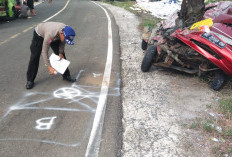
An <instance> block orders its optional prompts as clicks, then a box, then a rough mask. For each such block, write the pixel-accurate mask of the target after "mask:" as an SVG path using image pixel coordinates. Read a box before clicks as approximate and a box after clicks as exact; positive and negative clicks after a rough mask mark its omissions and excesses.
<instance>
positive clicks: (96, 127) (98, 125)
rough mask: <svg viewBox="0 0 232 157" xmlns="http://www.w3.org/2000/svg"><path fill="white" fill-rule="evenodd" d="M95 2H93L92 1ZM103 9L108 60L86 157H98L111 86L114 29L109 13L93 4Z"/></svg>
mask: <svg viewBox="0 0 232 157" xmlns="http://www.w3.org/2000/svg"><path fill="white" fill-rule="evenodd" d="M92 2H93V1H92ZM93 3H94V4H96V5H98V6H99V7H100V8H102V9H103V10H104V12H105V14H106V16H107V19H108V50H107V60H106V64H105V71H104V76H103V80H102V86H101V93H100V96H99V101H98V104H97V110H96V113H95V117H94V122H93V126H92V130H91V133H90V137H89V143H88V146H87V149H86V152H85V156H86V157H90V156H94V157H97V156H98V152H99V148H100V141H99V140H100V138H101V132H102V127H103V123H104V116H105V106H106V101H107V94H108V88H109V84H110V75H111V67H112V58H113V38H112V28H111V19H110V16H109V14H108V13H107V11H106V10H105V9H104V8H103V7H102V6H100V5H99V4H97V3H95V2H93Z"/></svg>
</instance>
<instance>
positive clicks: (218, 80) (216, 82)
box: [210, 72, 226, 91]
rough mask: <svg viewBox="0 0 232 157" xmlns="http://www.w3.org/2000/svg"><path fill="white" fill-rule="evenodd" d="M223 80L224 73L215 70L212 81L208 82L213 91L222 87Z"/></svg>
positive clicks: (224, 80) (224, 79)
mask: <svg viewBox="0 0 232 157" xmlns="http://www.w3.org/2000/svg"><path fill="white" fill-rule="evenodd" d="M225 82H226V75H225V74H224V73H223V72H217V73H216V74H215V77H214V79H213V81H212V82H211V83H210V87H211V88H212V89H213V90H215V91H219V90H220V89H221V88H222V87H223V85H224V84H225Z"/></svg>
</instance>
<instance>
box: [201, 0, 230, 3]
mask: <svg viewBox="0 0 232 157" xmlns="http://www.w3.org/2000/svg"><path fill="white" fill-rule="evenodd" d="M223 1H232V0H223ZM215 2H219V0H205V4H209V3H215Z"/></svg>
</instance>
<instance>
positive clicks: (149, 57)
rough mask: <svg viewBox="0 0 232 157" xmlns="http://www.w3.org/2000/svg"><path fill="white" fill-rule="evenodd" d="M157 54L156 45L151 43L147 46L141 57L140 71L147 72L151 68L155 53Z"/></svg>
mask: <svg viewBox="0 0 232 157" xmlns="http://www.w3.org/2000/svg"><path fill="white" fill-rule="evenodd" d="M156 54H157V48H156V46H154V45H152V46H150V47H149V48H148V50H147V52H146V54H145V55H144V57H143V61H142V65H141V70H142V72H148V71H149V69H150V68H151V65H152V62H153V60H154V59H155V55H156Z"/></svg>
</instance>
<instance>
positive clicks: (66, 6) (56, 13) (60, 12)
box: [43, 0, 70, 22]
mask: <svg viewBox="0 0 232 157" xmlns="http://www.w3.org/2000/svg"><path fill="white" fill-rule="evenodd" d="M69 2H70V0H68V1H67V3H66V4H65V6H64V7H63V8H62V9H61V10H60V11H58V12H57V13H55V14H54V15H53V16H51V17H49V18H47V19H46V20H44V21H43V22H47V21H48V20H50V19H52V18H53V17H55V16H57V15H58V14H60V13H61V12H62V11H63V10H64V9H65V8H66V7H67V6H68V4H69Z"/></svg>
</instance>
